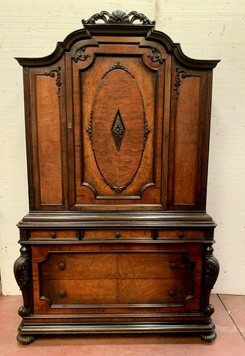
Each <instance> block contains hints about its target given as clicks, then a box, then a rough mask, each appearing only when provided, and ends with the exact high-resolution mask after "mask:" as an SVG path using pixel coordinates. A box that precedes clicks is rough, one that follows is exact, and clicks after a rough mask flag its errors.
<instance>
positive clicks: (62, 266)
mask: <svg viewBox="0 0 245 356" xmlns="http://www.w3.org/2000/svg"><path fill="white" fill-rule="evenodd" d="M58 267H59V269H60V270H61V271H64V269H65V264H64V263H62V262H61V263H60V264H59V266H58Z"/></svg>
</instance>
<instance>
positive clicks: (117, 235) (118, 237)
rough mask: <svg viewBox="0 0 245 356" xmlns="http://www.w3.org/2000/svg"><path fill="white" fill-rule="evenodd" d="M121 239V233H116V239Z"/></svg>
mask: <svg viewBox="0 0 245 356" xmlns="http://www.w3.org/2000/svg"><path fill="white" fill-rule="evenodd" d="M120 237H121V234H120V232H119V231H117V232H116V233H115V238H116V239H120Z"/></svg>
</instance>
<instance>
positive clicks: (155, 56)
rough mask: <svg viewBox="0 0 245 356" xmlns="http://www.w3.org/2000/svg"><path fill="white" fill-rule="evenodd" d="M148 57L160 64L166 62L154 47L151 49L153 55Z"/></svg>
mask: <svg viewBox="0 0 245 356" xmlns="http://www.w3.org/2000/svg"><path fill="white" fill-rule="evenodd" d="M147 57H148V58H150V60H151V61H152V62H159V63H160V64H163V62H164V60H163V58H162V54H161V52H160V51H159V50H158V49H157V48H154V47H151V54H148V56H147Z"/></svg>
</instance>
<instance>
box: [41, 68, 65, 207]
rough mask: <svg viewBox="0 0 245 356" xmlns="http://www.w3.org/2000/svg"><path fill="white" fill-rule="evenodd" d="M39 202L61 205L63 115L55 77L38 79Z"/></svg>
mask: <svg viewBox="0 0 245 356" xmlns="http://www.w3.org/2000/svg"><path fill="white" fill-rule="evenodd" d="M36 99H37V101H36V102H37V131H38V142H39V144H38V159H39V172H40V203H41V205H42V204H58V205H59V204H60V205H61V204H62V176H61V138H60V115H59V114H60V113H59V97H58V95H57V87H56V83H55V80H54V79H53V78H52V77H48V76H42V75H37V76H36Z"/></svg>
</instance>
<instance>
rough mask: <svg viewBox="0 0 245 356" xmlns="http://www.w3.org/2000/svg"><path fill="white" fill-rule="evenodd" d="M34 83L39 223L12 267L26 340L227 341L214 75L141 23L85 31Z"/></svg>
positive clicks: (24, 238) (31, 139) (115, 16)
mask: <svg viewBox="0 0 245 356" xmlns="http://www.w3.org/2000/svg"><path fill="white" fill-rule="evenodd" d="M83 25H84V29H81V30H78V31H75V32H73V33H71V34H70V35H68V36H67V37H66V39H65V40H64V42H62V43H58V44H57V47H56V49H55V51H54V52H53V53H52V54H51V55H49V56H47V57H44V58H31V59H28V58H17V60H18V62H19V64H20V65H21V66H22V67H23V70H24V92H25V116H26V140H27V159H28V181H29V203H30V212H29V214H28V215H26V216H25V217H24V218H23V219H22V220H21V221H20V223H19V224H18V227H19V229H20V244H21V249H20V251H21V256H20V257H19V258H18V259H17V261H16V263H15V267H14V271H15V276H16V280H17V283H18V285H19V287H20V289H21V291H22V294H23V306H22V307H21V308H20V309H19V314H20V315H21V317H22V318H23V321H22V323H21V325H20V327H19V333H18V336H17V338H18V341H19V342H21V343H23V344H27V343H30V342H32V341H33V340H34V337H35V336H36V335H45V334H47V335H48V334H49V335H50V334H87V333H94V334H96V333H170V332H175V333H183V332H187V333H197V334H200V335H201V337H202V339H203V340H206V341H212V340H213V339H215V337H216V333H215V331H214V325H213V323H212V320H211V314H212V313H213V311H214V309H213V307H212V305H210V303H209V297H210V291H211V289H212V287H213V285H214V283H215V281H216V278H217V275H218V269H219V265H218V262H217V260H216V259H215V258H214V257H213V254H212V252H213V248H212V245H213V242H214V240H213V231H214V228H215V223H214V222H213V220H212V218H211V217H210V216H209V215H208V214H207V213H206V187H207V168H208V146H209V129H210V106H211V87H212V70H213V68H214V67H215V66H216V64H217V63H218V61H215V60H195V59H191V58H189V57H187V56H186V55H184V54H183V52H182V50H181V48H180V45H179V44H175V43H173V42H172V40H171V39H170V38H169V37H168V36H167V35H165V34H164V33H161V32H159V31H156V30H155V29H154V25H155V23H154V22H152V21H150V20H149V19H147V17H146V16H144V15H143V14H140V13H137V12H131V13H129V14H126V13H124V12H122V11H115V12H113V13H112V14H109V13H108V12H106V11H102V12H101V13H98V14H95V15H93V16H92V17H91V18H89V19H88V20H86V21H85V20H83Z"/></svg>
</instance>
